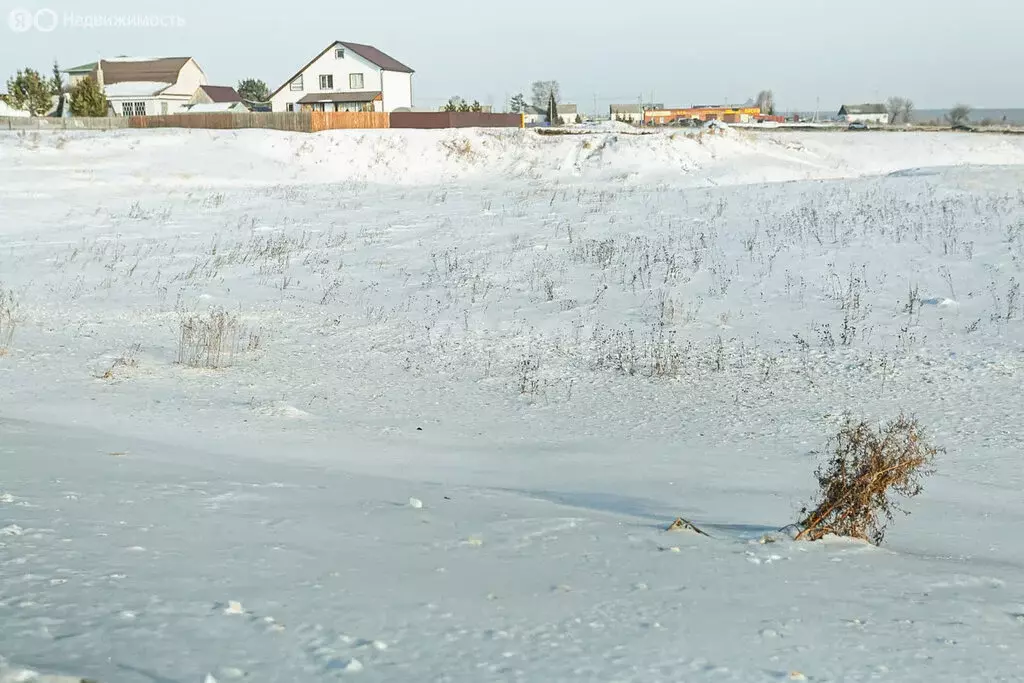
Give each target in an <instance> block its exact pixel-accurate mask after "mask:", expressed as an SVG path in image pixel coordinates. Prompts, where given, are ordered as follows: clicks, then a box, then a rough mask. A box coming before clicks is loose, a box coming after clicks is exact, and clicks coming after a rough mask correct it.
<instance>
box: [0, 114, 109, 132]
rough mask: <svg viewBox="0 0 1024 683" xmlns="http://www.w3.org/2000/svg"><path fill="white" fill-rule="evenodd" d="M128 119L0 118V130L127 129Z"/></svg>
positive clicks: (82, 117) (83, 117) (77, 117)
mask: <svg viewBox="0 0 1024 683" xmlns="http://www.w3.org/2000/svg"><path fill="white" fill-rule="evenodd" d="M127 127H128V119H126V118H124V117H120V116H109V117H98V118H93V117H85V116H81V117H79V116H76V117H69V118H58V117H53V118H51V117H48V116H10V117H0V130H115V129H118V128H127Z"/></svg>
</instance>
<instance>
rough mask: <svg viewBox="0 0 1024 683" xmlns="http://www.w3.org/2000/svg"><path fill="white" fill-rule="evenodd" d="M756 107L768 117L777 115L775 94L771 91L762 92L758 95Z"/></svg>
mask: <svg viewBox="0 0 1024 683" xmlns="http://www.w3.org/2000/svg"><path fill="white" fill-rule="evenodd" d="M755 106H756V107H758V108H759V109H760V110H761V113H762V114H766V115H768V116H774V115H775V93H773V92H772V91H771V90H762V91H761V92H759V93H757V100H756V101H755Z"/></svg>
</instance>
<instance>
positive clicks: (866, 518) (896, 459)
mask: <svg viewBox="0 0 1024 683" xmlns="http://www.w3.org/2000/svg"><path fill="white" fill-rule="evenodd" d="M829 443H830V446H831V450H832V453H831V457H830V459H829V461H828V462H827V463H825V464H824V465H822V466H821V467H819V468H818V470H817V471H816V472H815V476H816V477H817V479H818V486H819V487H820V489H819V492H818V499H817V501H816V502H815V504H814V508H813V510H811V511H810V512H809V513H807V516H806V517H804V519H803V520H801V521H800V522H799V523H798V524H797V526H798V527H799V528H800V533H799V534H797V536H796V538H797V540H800V539H809V540H812V541H816V540H819V539H821V538H823V537H824V536H826V535H829V534H832V535H835V536H845V537H850V538H859V539H863V540H865V541H868V542H870V543H873V544H875V545H880V544H881V543H882V540H883V539H884V537H885V528H886V525H887V524H888V523H889V522H891V521H892V520H893V513H894V512H896V511H901V512H904V511H903V510H902V508H900V507H899V505H898V504H897V502H896V501H895V500H894V499H893V497H892V495H893V494H897V495H900V496H904V497H906V498H913V497H914V496H916V495H918V494H919V493H921V491H922V486H921V479H922V478H923V477H925V476H927V475H929V474H931V473H932V471H933V470H932V468H931V465H932V463H933V461H934V459H935V456H936V455H937V454H938V453H939V452H940V450H941V449H939V448H936V447H935V446H933V445H932V444H931V443H929V442H928V440H927V439H926V438H925V435H924V433H923V430H922V429H921V427H920V425H919V424H918V422H917V420H916V419H914V418H908V417H905V416H904V415H900V416H899V417H898V418H896V419H895V420H893V421H891V422H889V423H888V424H886V425H883V426H881V427H880V428H878V429H875V428H873V427H872V426H871V425H869V424H868V423H867V422H863V421H861V422H858V423H853V422H847V424H846V425H845V426H844V427H843V428H842V429H841V430H840V431H839V432H838V433H837V434H836V435H835V436H834V437H832V439H831V440H830V442H829ZM804 512H806V508H805V509H804Z"/></svg>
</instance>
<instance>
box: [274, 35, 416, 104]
mask: <svg viewBox="0 0 1024 683" xmlns="http://www.w3.org/2000/svg"><path fill="white" fill-rule="evenodd" d="M339 49H340V50H343V51H344V56H343V57H341V58H340V59H339V60H338V61H341V60H351V61H352V62H354V63H359V64H360V65H362V67H363V69H362V70H361V71H364V72H368V71H372V72H374V73H375V74H376V78H375V79H373V80H374V82H373V83H368V82H366V79H365V78H364V82H363V84H362V86H359V87H350V83H348V82H347V81H346V82H338V81H337V80H335V82H334V84H333V88H331V89H333V90H371V89H374V88H380V87H381V83H380V81H381V72H383V71H397V72H400V73H407V74H411V73H413V71H412V69H410V68H409V67H407V66H405V65H404V64H402V63H401V62H399V61H398V60H396V59H394V58H392V57H390V56H389V55H387V54H385V53H384V52H381V51H380V50H378V49H377V48H375V47H373V46H371V45H362V44H360V43H349V42H345V41H341V40H336V41H334V42H333V43H331V44H330V45H328V46H327V47H325V48H324V49H323V50H321V51H320V52H319V53H318V54H317V55H316V56H315V57H313V59H311V60H309V62H307V63H306V64H305V65H304V66H303V67H302V68H301V69H299V70H298V71H296V72H295V73H294V74H293V75H292V76H291V77H290V78H288V79H287V80H286V81H285V82H284V83H282V84H281V85H280V86H279V87H278V88H277V90H275V91H274V92H272V93H270V97H271V99H273V98H274V97H276V96H277V95H278V94H280V93H281V92H282V91H283V90H285V89H289V88H291V86H292V84H293V83H295V82H296V81H299V79H301V88H294V90H295V91H296V92H299V91H301V92H307V93H309V92H318V91H321V90H324V89H325V88H321V87H320V82H319V76H321V75H328V73H326V72H325V73H321V70H320V69H318V68H316V67H318V66H321V65H322V66H323V67H324V68H326V67H327V61H326V60H335V59H336V58H335V56H334V55H333V54H331V53H332V52H334V51H335V50H339ZM358 72H359V71H352V72H348V71H346V72H345V73H344V74H341V73H338V72H336V71H335V72H333V73H331V74H330V75H332V76H334V77H335V79H337V78H338V77H339V76H341V77H344V78H346V79H347V78H348V74H349V73H358ZM313 79H315V80H313Z"/></svg>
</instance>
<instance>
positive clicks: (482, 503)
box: [0, 130, 1024, 683]
mask: <svg viewBox="0 0 1024 683" xmlns="http://www.w3.org/2000/svg"><path fill="white" fill-rule="evenodd" d="M1022 187H1024V139H1021V138H1015V137H1006V138H1001V137H996V136H982V135H977V136H975V135H969V134H968V135H951V134H941V133H936V134H929V133H915V134H905V135H904V134H899V133H884V134H875V133H860V134H857V135H843V134H815V133H792V132H790V133H785V134H779V135H778V136H775V135H773V134H765V133H759V134H756V135H754V134H749V133H744V132H742V131H737V130H729V131H726V132H725V133H724V134H722V135H704V136H699V137H691V136H687V135H684V134H681V133H676V134H668V133H666V134H658V135H648V136H628V135H619V134H616V133H614V132H607V133H600V134H595V135H587V136H556V137H542V136H539V135H536V134H535V133H532V132H530V131H499V132H489V131H475V132H468V131H462V132H456V131H431V132H419V131H407V132H402V131H370V132H350V131H346V132H332V133H323V134H318V135H301V134H285V133H274V132H266V131H242V132H208V131H192V132H188V131H123V132H118V133H102V134H88V133H81V134H31V133H29V134H18V135H15V134H6V135H0V681H3V682H4V683H9V682H10V681H26V680H37V681H42V680H47V679H44V678H40V677H33V674H32V672H40V675H42V674H54V675H68V676H71V675H73V676H75V677H76V678H74V679H73V680H78V677H85V678H90V679H95V680H98V681H101V682H102V683H112V682H120V681H124V682H126V683H136V682H137V683H147V682H148V683H168V682H172V681H173V682H175V683H179V682H180V683H184V682H194V683H198V682H199V681H203V680H204V677H207V676H209V678H207V680H216V681H220V682H223V681H231V680H247V681H260V682H263V681H268V682H269V681H274V682H277V681H280V682H294V681H319V680H337V679H351V680H361V681H381V682H383V681H388V682H391V681H432V682H441V681H445V682H451V683H483V682H489V681H526V682H531V683H532V682H537V683H555V682H559V681H573V682H576V681H579V682H584V681H602V682H612V681H615V682H627V681H628V682H635V683H659V682H665V683H679V682H681V681H738V682H743V683H755V682H758V681H785V680H809V681H875V680H878V681H1011V680H1019V677H1020V675H1021V671H1024V586H1022V584H1021V580H1022V576H1024V541H1022V540H1021V537H1020V528H1021V526H1022V524H1024V499H1022V497H1021V491H1022V490H1024V465H1022V462H1021V444H1022V443H1024V424H1022V419H1021V418H1022V409H1021V395H1022V388H1024V382H1022V378H1024V347H1022V344H1024V297H1022V296H1021V294H1020V283H1021V281H1022V279H1024V271H1022V269H1024V191H1022V190H1021V188H1022ZM218 312H221V313H222V314H221V315H220V317H219V318H217V317H216V316H217V313H218ZM211 316H214V318H211ZM211 319H214V320H219V321H220V323H221V328H220V329H221V331H222V332H223V339H224V340H226V343H225V344H224V345H223V346H221V347H217V348H215V352H213V353H209V349H208V348H207V347H208V346H209V345H205V346H204V344H203V343H202V341H201V340H200V341H199V342H197V341H195V339H194V338H193V337H190V336H189V330H190V329H193V328H196V327H198V328H199V329H202V328H203V324H204V323H209V322H210V321H211ZM190 325H191V326H192V327H190ZM193 366H196V367H193ZM208 366H217V367H208ZM901 409H904V410H907V411H910V412H912V413H914V414H916V416H917V417H918V418H919V419H920V420H921V423H922V424H923V425H925V426H926V427H927V428H928V429H929V431H930V433H931V434H932V436H933V437H934V439H935V440H936V441H937V442H938V443H939V444H940V445H941V446H944V447H945V448H946V453H945V454H944V455H942V456H941V458H940V460H939V462H938V464H937V469H938V471H937V474H936V475H935V476H933V477H932V478H930V479H928V480H926V482H925V492H924V494H923V495H922V496H920V497H919V498H917V499H914V500H913V501H911V502H910V503H909V508H910V510H911V511H912V513H913V514H912V515H911V516H909V517H905V518H904V517H901V518H899V519H897V520H896V522H895V524H894V526H893V527H892V529H891V531H890V533H889V535H888V537H887V543H886V544H885V545H884V546H882V547H881V548H875V547H872V546H868V545H865V544H862V543H856V542H848V541H840V540H830V541H825V542H820V543H804V542H792V541H789V540H786V539H781V540H779V541H778V542H775V543H767V544H765V543H762V542H761V540H762V539H763V537H764V536H765V534H766V533H770V532H773V531H775V530H777V529H778V528H779V527H782V526H784V525H786V524H789V523H791V522H793V521H795V520H796V519H797V517H798V515H799V510H800V508H801V507H802V506H803V505H804V504H806V503H808V502H809V500H810V499H811V497H812V496H813V494H814V492H815V481H814V478H813V471H814V468H815V465H816V464H817V463H818V462H819V460H820V455H821V454H820V451H821V450H822V448H823V446H824V445H825V440H826V439H827V437H828V436H829V435H830V434H832V433H833V432H835V430H836V429H837V428H838V427H839V425H840V424H841V422H842V420H843V415H844V413H845V412H847V411H849V412H850V413H852V414H853V415H854V416H856V417H865V418H867V419H870V420H882V419H888V418H890V417H893V416H894V415H895V414H896V413H897V412H899V411H900V410H901ZM679 515H682V516H684V517H686V518H687V519H690V520H691V521H693V522H694V523H696V524H697V525H699V526H701V527H702V528H703V529H705V530H706V531H707V532H708V533H709V534H710V537H709V538H708V537H703V536H698V535H693V534H686V533H667V532H666V531H665V530H664V529H665V527H666V526H667V525H668V524H669V523H670V522H671V521H672V520H673V519H674V518H675V517H676V516H679ZM50 680H63V679H50ZM67 680H72V679H67Z"/></svg>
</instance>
